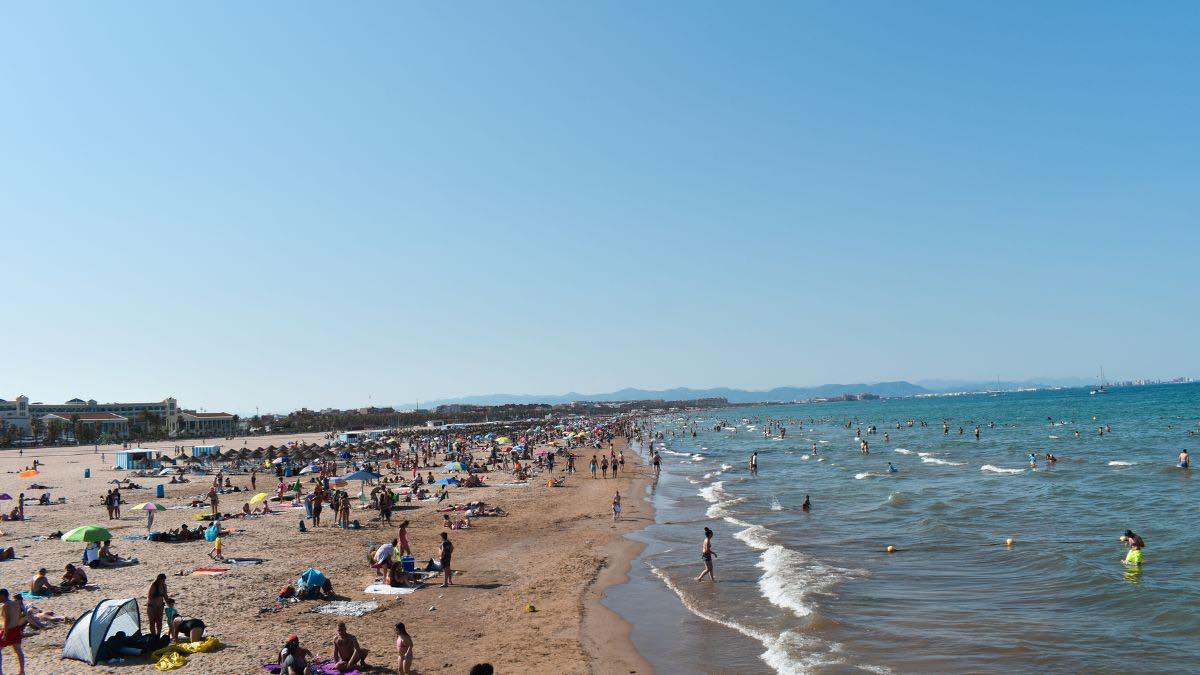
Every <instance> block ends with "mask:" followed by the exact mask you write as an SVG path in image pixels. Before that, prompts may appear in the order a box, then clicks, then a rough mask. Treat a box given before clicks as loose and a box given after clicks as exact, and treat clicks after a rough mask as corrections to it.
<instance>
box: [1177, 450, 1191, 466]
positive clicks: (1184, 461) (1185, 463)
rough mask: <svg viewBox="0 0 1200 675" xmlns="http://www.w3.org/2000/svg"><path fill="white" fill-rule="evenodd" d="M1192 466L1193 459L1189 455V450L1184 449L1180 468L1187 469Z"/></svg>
mask: <svg viewBox="0 0 1200 675" xmlns="http://www.w3.org/2000/svg"><path fill="white" fill-rule="evenodd" d="M1191 465H1192V458H1191V456H1190V455H1188V451H1187V448H1184V449H1183V451H1182V452H1180V453H1179V468H1181V469H1186V468H1188V467H1190V466H1191Z"/></svg>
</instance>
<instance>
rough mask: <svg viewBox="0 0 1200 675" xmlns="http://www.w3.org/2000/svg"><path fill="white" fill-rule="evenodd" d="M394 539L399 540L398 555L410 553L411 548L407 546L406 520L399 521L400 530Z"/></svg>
mask: <svg viewBox="0 0 1200 675" xmlns="http://www.w3.org/2000/svg"><path fill="white" fill-rule="evenodd" d="M396 540H397V541H398V542H400V555H412V549H411V548H409V546H408V521H407V520H406V521H404V522H403V523H400V531H399V532H398V533H397V534H396Z"/></svg>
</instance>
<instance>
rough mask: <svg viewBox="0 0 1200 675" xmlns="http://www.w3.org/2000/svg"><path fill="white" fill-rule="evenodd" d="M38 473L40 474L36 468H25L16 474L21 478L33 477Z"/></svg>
mask: <svg viewBox="0 0 1200 675" xmlns="http://www.w3.org/2000/svg"><path fill="white" fill-rule="evenodd" d="M40 474H41V472H40V471H38V470H37V469H26V470H24V471H22V472H21V473H19V474H17V475H18V476H20V477H21V478H33V477H34V476H37V475H40Z"/></svg>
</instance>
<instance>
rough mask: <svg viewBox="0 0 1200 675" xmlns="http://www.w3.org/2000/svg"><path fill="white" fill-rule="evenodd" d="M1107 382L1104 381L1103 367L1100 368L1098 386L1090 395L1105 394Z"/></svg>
mask: <svg viewBox="0 0 1200 675" xmlns="http://www.w3.org/2000/svg"><path fill="white" fill-rule="evenodd" d="M1107 393H1108V382H1106V381H1105V380H1104V366H1100V386H1099V387H1096V388H1095V389H1093V390H1092V395H1093V396H1094V395H1096V394H1107Z"/></svg>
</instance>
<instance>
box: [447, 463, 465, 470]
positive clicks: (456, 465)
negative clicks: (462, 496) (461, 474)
mask: <svg viewBox="0 0 1200 675" xmlns="http://www.w3.org/2000/svg"><path fill="white" fill-rule="evenodd" d="M446 470H447V471H466V470H467V468H466V467H464V466H463V465H462V462H450V463H449V464H447V465H446Z"/></svg>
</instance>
